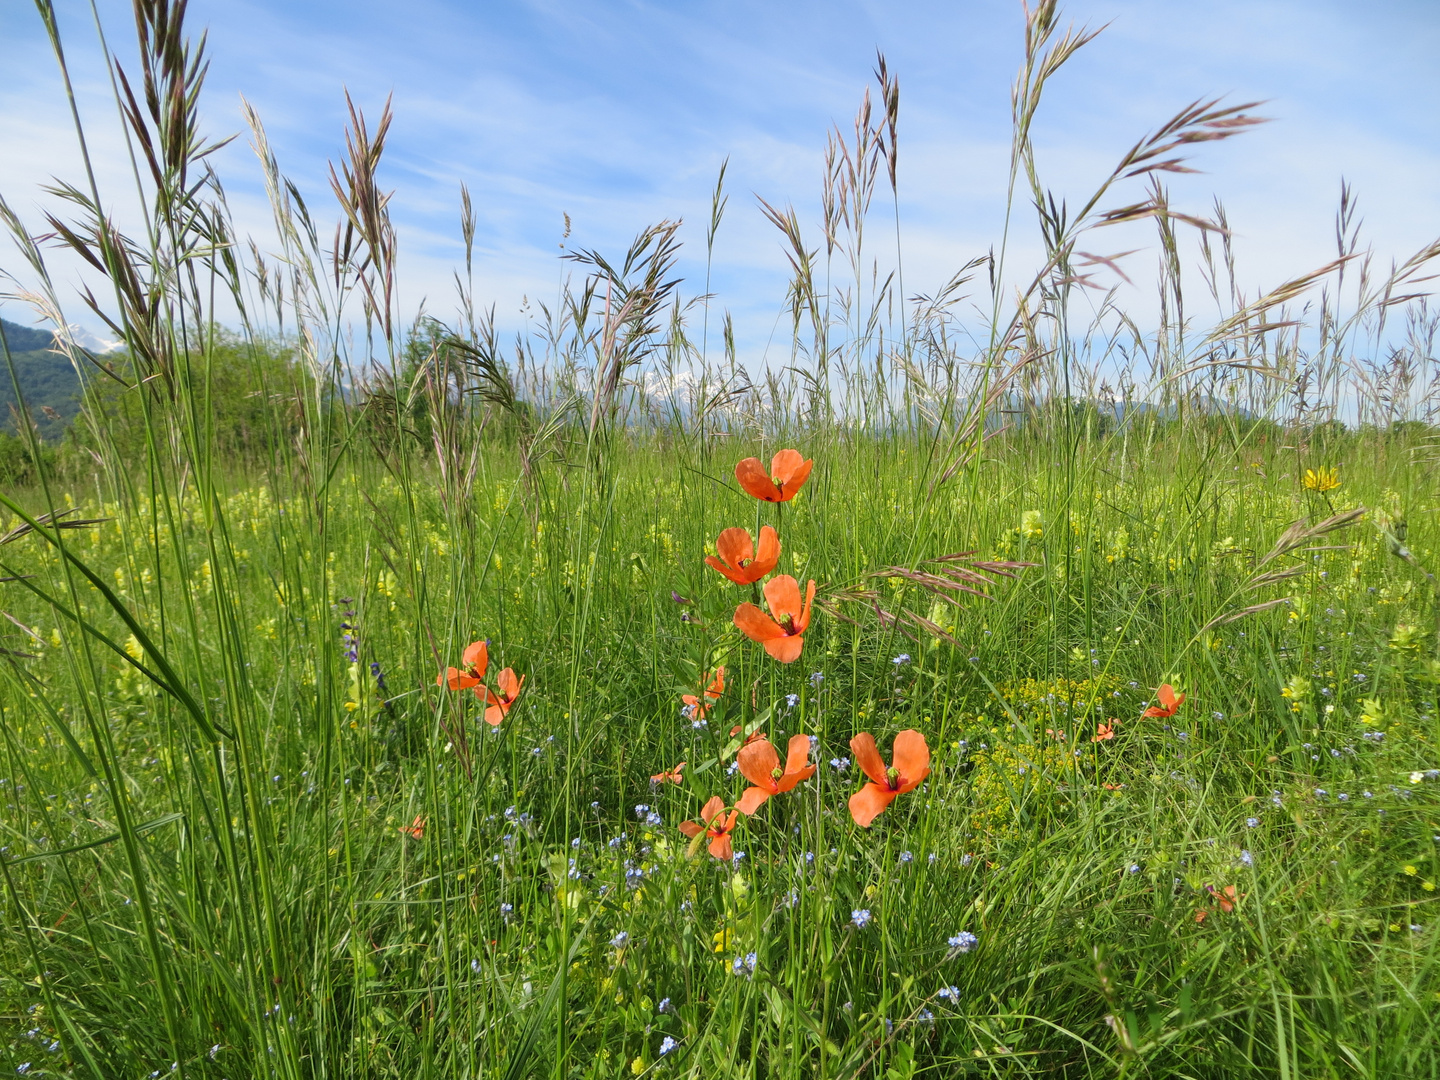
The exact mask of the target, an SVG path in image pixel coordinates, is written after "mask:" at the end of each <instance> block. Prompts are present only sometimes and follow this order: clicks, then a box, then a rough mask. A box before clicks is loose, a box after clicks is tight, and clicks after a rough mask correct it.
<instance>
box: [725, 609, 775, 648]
mask: <svg viewBox="0 0 1440 1080" xmlns="http://www.w3.org/2000/svg"><path fill="white" fill-rule="evenodd" d="M735 628H736V629H737V630H739V631H740V632H741V633H742V634H744V635H745V636H746V637H748V638H749V639H750V640H751V641H760V642H767V641H773V640H775V639H776V638H782V637H784V636H785V631H784V630H782V629H780V624H779V623H777V622H776V621H775V620H774V619H772V618H770V616H769V615H766V614H765V613H764V612H763V611H761V610H760V609H759V608H758V607H756V606H755V605H754V604H751V603H744V604H741V605H740V606H739V607H737V608H736V609H735Z"/></svg>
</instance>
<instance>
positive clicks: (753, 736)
mask: <svg viewBox="0 0 1440 1080" xmlns="http://www.w3.org/2000/svg"><path fill="white" fill-rule="evenodd" d="M744 730H745V725H744V724H736V725H735V726H734V727H732V728H731V729H730V737H731V738H732V739H733V738H734V737H735V736H736V735H739V734H740V733H741V732H742V731H744ZM763 738H765V733H764V732H763V731H761V730H760V729H759V728H756V729H755V730H754V731H752V732H750V734H749V735H746V736H745V742H744V743H742V744H741V745H743V746H749V745H750V744H751V743H752V742H755V741H756V740H757V739H763Z"/></svg>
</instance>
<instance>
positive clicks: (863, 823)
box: [850, 728, 930, 829]
mask: <svg viewBox="0 0 1440 1080" xmlns="http://www.w3.org/2000/svg"><path fill="white" fill-rule="evenodd" d="M850 752H851V753H852V754H854V755H855V764H857V765H859V766H860V768H862V769H864V770H865V775H866V776H868V777H870V782H869V783H868V784H866V785H865V786H864V787H862V788H861V789H860V790H859V791H857V792H856V793H855V794H854V795H851V796H850V816H851V817H853V818H854V819H855V824H856V825H859V826H860V827H861V828H862V829H868V828H869V827H870V823H871V822H872V821H874V820H875V819H876V818H877V817H879V816H880V814H882V813H883V812H884V810H885V808H886V807H887V806H889V805H890V804H891V803H892V802H894V801H895V796H897V795H904V794H905V793H906V792H907V791H913V790H914V789H915V788H917V787H919V786H920V784H921V782H922V781H924V779H925V777H927V776H929V775H930V747H929V746H927V745H926V743H925V736H924V735H921V734H920V732H918V731H914V730H911V729H908V728H907V729H906V730H905V731H902V732H900V734H899V735H896V736H895V751H894V757H895V763H894V764H893V765H891V766H890V767H889V768H886V766H885V762H884V761H882V760H881V758H880V751H879V750H878V749H876V747H875V738H874V736H872V735H871V734H870V733H869V732H865V731H862V732H861V733H860V734H859V735H856V736H855V737H854V738H853V739H851V740H850Z"/></svg>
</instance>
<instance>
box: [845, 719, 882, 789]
mask: <svg viewBox="0 0 1440 1080" xmlns="http://www.w3.org/2000/svg"><path fill="white" fill-rule="evenodd" d="M850 752H851V753H852V754H854V755H855V764H856V765H859V766H860V768H861V770H862V771H863V772H864V773H865V775H866V776H868V777H870V779H871V780H874V781H875V783H877V784H882V785H886V786H888V781H887V779H886V777H885V762H884V761H883V760H881V758H880V751H879V749H878V748H877V747H876V746H875V736H873V735H871V734H870V733H869V732H868V731H862V732H860V734H859V735H856V736H855V737H854V738H853V739H851V740H850Z"/></svg>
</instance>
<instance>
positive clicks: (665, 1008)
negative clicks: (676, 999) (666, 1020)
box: [655, 997, 670, 1013]
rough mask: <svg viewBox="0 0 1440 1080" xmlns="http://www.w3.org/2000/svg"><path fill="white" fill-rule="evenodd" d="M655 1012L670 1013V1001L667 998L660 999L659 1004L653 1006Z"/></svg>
mask: <svg viewBox="0 0 1440 1080" xmlns="http://www.w3.org/2000/svg"><path fill="white" fill-rule="evenodd" d="M655 1011H656V1012H662V1013H668V1012H669V1011H670V999H669V998H668V997H667V998H661V999H660V1004H659V1005H656V1006H655Z"/></svg>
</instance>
